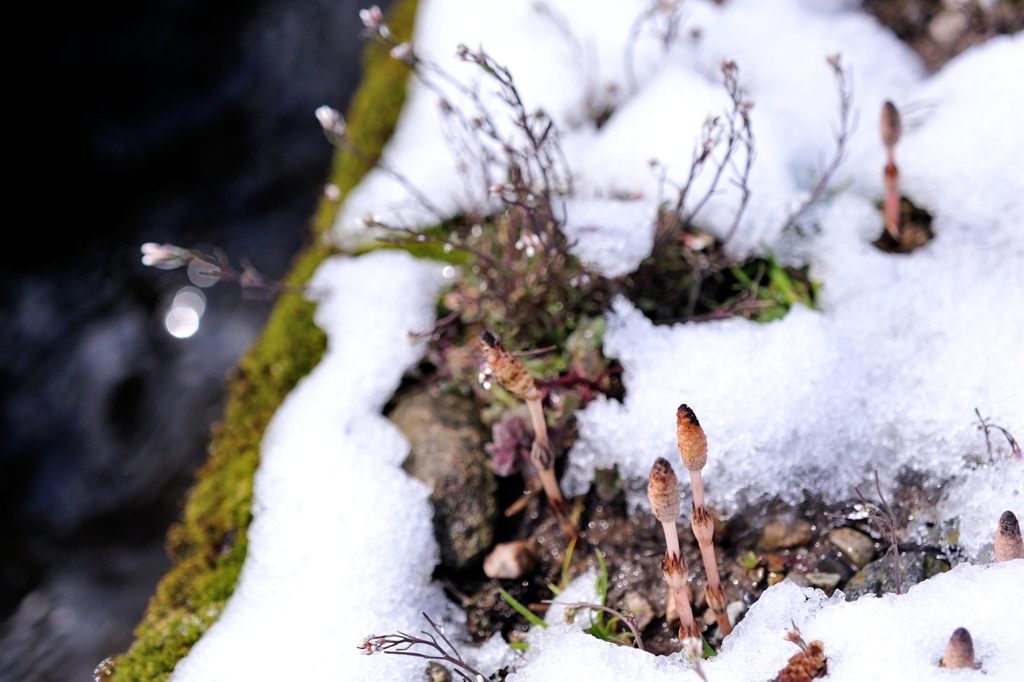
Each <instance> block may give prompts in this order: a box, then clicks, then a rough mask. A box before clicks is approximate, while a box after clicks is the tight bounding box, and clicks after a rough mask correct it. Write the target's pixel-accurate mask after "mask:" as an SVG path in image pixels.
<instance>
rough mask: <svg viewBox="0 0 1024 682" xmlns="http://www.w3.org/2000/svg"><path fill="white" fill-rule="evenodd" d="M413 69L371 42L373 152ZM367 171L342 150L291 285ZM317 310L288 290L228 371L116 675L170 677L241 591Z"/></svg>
mask: <svg viewBox="0 0 1024 682" xmlns="http://www.w3.org/2000/svg"><path fill="white" fill-rule="evenodd" d="M415 14H416V0H398V1H397V2H396V3H395V4H394V6H393V8H392V10H391V12H390V15H389V19H388V22H389V25H390V26H391V29H392V31H393V33H394V34H395V35H396V36H398V37H399V38H400V39H405V38H408V37H409V36H411V34H412V25H413V20H414V17H415ZM408 75H409V69H408V67H406V66H405V65H404V64H402V63H400V62H398V61H396V60H394V59H391V58H390V57H389V56H388V54H387V51H386V50H385V49H383V48H381V47H380V46H377V45H370V46H368V47H367V49H366V53H365V55H364V76H363V81H362V84H361V85H360V88H359V90H358V92H357V93H356V95H355V97H354V98H353V100H352V103H351V105H350V108H349V111H348V116H347V119H348V127H349V132H350V134H351V136H352V139H353V140H354V141H355V143H356V144H357V145H358V147H359V148H360V149H362V150H363V152H365V153H366V155H367V156H368V157H369V158H376V157H377V156H379V154H380V152H381V150H382V149H383V147H384V144H385V143H386V142H387V140H388V138H390V136H391V133H392V132H393V131H394V127H395V124H396V122H397V120H398V115H399V113H400V112H401V109H402V105H403V103H404V101H405V83H406V81H407V79H408ZM368 170H369V166H368V165H367V164H366V163H365V162H364V161H362V160H360V159H358V158H356V157H355V156H353V155H352V154H348V153H343V152H339V153H337V154H336V155H335V159H334V164H333V167H332V170H331V178H330V181H331V182H332V183H333V184H335V185H336V186H337V187H338V188H339V189H340V190H341V193H340V198H338V199H336V200H333V201H332V200H331V199H329V198H327V197H324V198H323V199H322V200H321V202H320V206H319V208H318V210H317V213H316V216H315V217H314V219H313V224H312V228H313V235H314V237H315V239H314V241H313V243H312V245H311V246H309V247H308V248H307V249H306V250H305V251H304V252H303V253H302V254H301V255H300V256H299V257H298V258H297V259H296V261H295V264H294V267H293V268H292V272H291V274H290V275H289V276H288V278H287V281H288V283H289V284H294V285H302V284H304V283H305V282H307V281H308V280H309V278H310V277H311V276H312V274H313V272H314V271H315V270H316V267H317V266H318V265H319V264H320V263H321V262H322V261H323V260H324V259H325V258H326V257H327V256H329V255H331V253H332V251H333V249H332V247H331V246H330V243H329V240H328V239H327V234H328V231H329V230H330V228H331V226H332V225H333V224H334V218H335V215H336V213H337V210H338V206H339V205H340V203H341V202H342V201H343V200H344V198H345V196H346V195H347V194H348V192H349V191H350V190H351V189H352V188H353V187H355V185H356V184H357V183H358V182H359V180H360V179H361V178H362V177H363V175H365V174H366V172H367V171H368ZM313 310H314V306H313V304H312V303H310V302H309V301H307V300H306V299H304V298H302V297H301V296H297V295H293V294H289V295H285V296H283V297H282V298H281V300H280V301H278V303H277V305H276V306H275V308H274V311H273V313H272V314H271V316H270V319H269V321H268V322H267V326H266V329H265V330H264V332H263V335H262V337H261V338H260V340H259V341H258V342H257V343H256V345H254V346H253V348H252V349H251V350H249V352H248V353H247V354H246V355H245V357H243V358H242V360H241V362H240V363H239V367H238V369H237V371H236V372H235V373H234V374H233V376H231V377H230V378H229V386H228V398H227V403H226V406H225V415H224V421H223V423H222V424H220V425H219V426H217V427H215V428H214V432H213V441H212V443H211V445H210V459H209V461H208V462H207V463H206V465H205V466H204V467H203V468H202V469H201V470H200V472H199V474H198V475H197V481H196V484H195V486H194V487H193V488H192V490H191V491H190V493H189V495H188V499H187V502H186V505H185V510H184V514H183V518H182V520H181V521H180V522H179V523H178V524H176V525H175V526H174V527H172V528H171V531H170V533H169V551H170V553H171V556H172V559H173V561H174V564H173V566H172V568H171V570H170V571H169V572H168V573H167V575H166V576H164V578H163V580H161V582H160V584H159V585H158V587H157V590H156V594H155V595H154V596H153V597H152V599H151V600H150V603H149V607H148V609H147V611H146V614H145V616H143V619H142V622H141V623H140V624H139V626H138V628H137V629H136V631H135V636H136V640H135V642H134V643H133V644H132V646H131V648H130V649H129V650H128V652H127V653H125V654H123V655H121V656H118V657H117V658H116V660H115V662H114V666H113V675H112V676H111V678H110V679H113V680H116V681H117V682H128V681H136V680H137V681H139V682H141V681H143V680H145V681H146V682H151V681H154V680H165V679H166V678H167V677H168V676H169V675H170V673H171V671H172V670H173V669H174V666H175V665H176V664H177V663H178V661H179V660H181V659H182V658H183V657H184V656H185V655H186V654H187V653H188V652H189V650H190V649H191V648H192V646H193V645H194V644H195V643H196V642H197V641H198V640H199V638H200V637H201V636H202V635H203V633H204V632H206V630H207V629H209V627H210V626H211V625H212V624H213V623H214V622H215V621H216V620H217V617H218V616H219V615H220V613H221V611H222V610H223V608H224V605H225V604H226V603H227V599H228V598H229V597H230V596H231V593H232V592H233V591H234V589H235V584H236V583H237V581H238V575H239V572H240V571H241V568H242V563H243V562H244V561H245V554H246V548H247V537H246V532H247V530H248V527H249V522H250V521H251V520H252V514H251V504H252V482H253V474H254V473H255V471H256V466H257V465H258V464H259V448H260V441H261V439H262V437H263V431H264V429H266V427H267V424H268V422H269V421H270V418H271V416H273V414H274V412H275V411H276V410H277V408H278V406H279V405H280V404H281V402H282V401H283V400H284V398H285V396H286V395H287V394H288V392H289V391H291V389H292V388H293V387H294V386H295V384H296V383H297V382H298V381H299V379H301V378H302V377H304V376H305V375H306V374H308V373H309V372H310V371H311V370H312V369H313V368H314V367H316V365H317V363H318V362H319V361H320V357H321V356H322V355H323V352H324V350H325V348H326V344H327V339H326V336H325V335H324V333H323V332H322V331H321V330H320V329H319V328H318V327H317V326H316V325H315V324H314V323H313Z"/></svg>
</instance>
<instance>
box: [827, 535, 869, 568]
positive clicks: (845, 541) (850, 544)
mask: <svg viewBox="0 0 1024 682" xmlns="http://www.w3.org/2000/svg"><path fill="white" fill-rule="evenodd" d="M828 541H829V542H831V543H832V544H833V545H835V546H836V547H837V548H838V549H839V551H841V552H842V553H843V554H844V555H846V558H847V559H849V560H850V563H851V564H853V565H854V566H855V567H856V568H864V566H866V565H867V563H868V562H869V561H871V559H872V557H874V556H875V541H874V540H872V539H871V538H869V537H868V536H867V535H864V533H861V532H860V531H856V530H854V529H853V528H836V529H835V530H834V531H832V532H831V533H829V534H828Z"/></svg>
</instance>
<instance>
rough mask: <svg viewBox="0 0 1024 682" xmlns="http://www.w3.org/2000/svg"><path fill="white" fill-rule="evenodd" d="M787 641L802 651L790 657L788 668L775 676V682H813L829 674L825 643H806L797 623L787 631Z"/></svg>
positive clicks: (787, 663) (816, 641)
mask: <svg viewBox="0 0 1024 682" xmlns="http://www.w3.org/2000/svg"><path fill="white" fill-rule="evenodd" d="M786 641H788V642H793V644H796V645H797V646H798V647H800V651H799V653H796V654H794V655H793V656H791V657H790V659H789V661H787V662H786V667H785V668H783V669H782V670H780V671H779V674H778V675H776V676H775V681H774V682H811V680H813V679H815V678H818V677H825V675H827V674H828V659H827V658H826V657H825V644H824V643H823V642H821V641H820V640H814V641H813V642H811V643H810V644H806V643H804V638H803V635H801V634H800V628H798V627H797V626H796V623H794V624H793V629H792V630H787V631H786Z"/></svg>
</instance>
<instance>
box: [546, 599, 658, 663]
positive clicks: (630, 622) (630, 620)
mask: <svg viewBox="0 0 1024 682" xmlns="http://www.w3.org/2000/svg"><path fill="white" fill-rule="evenodd" d="M542 603H544V604H551V605H552V606H554V605H558V606H564V607H565V608H566V609H568V610H570V611H578V610H579V609H593V610H595V611H604V612H605V613H607V614H608V615H610V616H614V617H616V618H618V619H619V620H621V621H622V622H623V623H625V624H626V627H628V628H629V631H630V632H631V633H632V634H633V641H634V642H636V648H637V649H639V650H640V651H647V649H645V648H644V640H643V639H641V638H640V631H639V630H637V627H636V617H635V616H633V614H632V613H628V614H627V613H622V612H621V611H616V610H615V609H613V608H611V607H608V606H602V605H601V604H591V603H590V602H585V601H579V602H573V603H572V604H563V603H562V602H560V601H554V600H553V599H545V600H544V601H543V602H542Z"/></svg>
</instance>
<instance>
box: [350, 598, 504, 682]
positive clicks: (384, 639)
mask: <svg viewBox="0 0 1024 682" xmlns="http://www.w3.org/2000/svg"><path fill="white" fill-rule="evenodd" d="M423 617H424V618H426V619H427V622H428V623H430V627H431V628H433V629H434V632H435V633H437V636H438V637H440V638H441V640H442V641H443V642H444V644H446V645H447V646H448V649H450V650H451V653H449V652H448V651H446V650H445V648H444V647H443V646H442V645H441V644H438V642H437V639H436V638H435V637H434V635H432V634H430V633H429V632H426V631H423V632H421V633H420V634H422V635H424V637H413V636H412V635H407V634H405V633H404V632H399V633H397V634H394V635H370V636H369V637H367V638H366V639H364V640H363V642H362V643H361V644H360V645H359V647H358V648H359V649H362V650H363V653H366V654H369V655H372V654H376V653H385V654H393V655H396V656H414V657H416V658H425V659H427V660H428V661H445V662H446V663H449V664H451V665H452V666H453V667H454V668H455V672H456V673H457V674H458V675H459V677H461V678H462V679H463V680H464V681H465V682H476V681H477V680H486V679H487V676H486V675H484V674H483V673H481V672H480V671H479V670H476V669H474V668H473V667H472V666H470V665H469V664H468V663H466V662H465V661H464V660H462V656H461V655H460V654H459V651H458V649H456V648H455V646H454V645H453V644H452V643H451V641H450V640H449V639H448V638H447V637H445V635H444V629H443V628H441V627H440V626H439V625H438V624H437V623H435V622H434V621H432V620H430V616H428V615H427V614H426V613H424V614H423ZM414 646H423V647H427V648H428V649H433V650H434V651H435V652H436V653H423V652H420V651H411V649H412V647H414Z"/></svg>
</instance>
